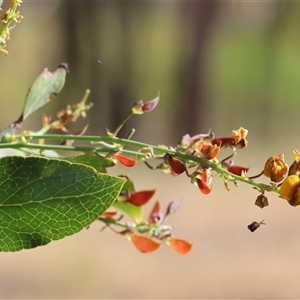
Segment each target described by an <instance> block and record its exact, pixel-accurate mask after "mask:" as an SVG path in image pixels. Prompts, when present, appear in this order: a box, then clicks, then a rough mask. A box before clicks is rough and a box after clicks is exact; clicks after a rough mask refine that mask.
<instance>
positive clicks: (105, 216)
mask: <svg viewBox="0 0 300 300" xmlns="http://www.w3.org/2000/svg"><path fill="white" fill-rule="evenodd" d="M117 213H118V212H117V211H106V212H105V213H103V214H102V215H101V217H104V218H113V217H114V216H115V215H116V214H117Z"/></svg>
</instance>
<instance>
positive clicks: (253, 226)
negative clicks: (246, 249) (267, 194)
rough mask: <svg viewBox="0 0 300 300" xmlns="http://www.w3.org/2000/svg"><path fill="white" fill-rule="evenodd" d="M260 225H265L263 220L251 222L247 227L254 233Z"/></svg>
mask: <svg viewBox="0 0 300 300" xmlns="http://www.w3.org/2000/svg"><path fill="white" fill-rule="evenodd" d="M261 224H263V225H266V223H264V220H262V221H260V222H259V223H258V222H252V223H251V224H250V225H248V226H247V227H248V229H249V230H250V231H251V232H253V231H255V230H256V229H257V228H258V227H259V226H260V225H261Z"/></svg>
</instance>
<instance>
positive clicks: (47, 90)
mask: <svg viewBox="0 0 300 300" xmlns="http://www.w3.org/2000/svg"><path fill="white" fill-rule="evenodd" d="M66 74H67V70H66V68H65V67H64V66H63V65H61V66H59V67H58V68H57V69H56V70H55V71H54V72H53V73H51V72H49V71H48V69H45V70H44V71H43V72H42V74H41V75H40V76H39V77H38V78H37V79H36V80H35V82H34V83H33V84H32V86H31V88H30V90H29V92H28V94H27V97H26V100H25V105H24V108H23V120H25V119H26V118H27V117H28V116H29V115H30V114H32V113H33V112H34V111H36V110H37V109H39V108H40V107H42V106H44V105H45V104H46V103H47V102H49V97H50V96H51V95H52V94H58V93H59V92H60V91H61V89H62V88H63V86H64V84H65V80H66Z"/></svg>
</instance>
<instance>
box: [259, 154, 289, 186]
mask: <svg viewBox="0 0 300 300" xmlns="http://www.w3.org/2000/svg"><path fill="white" fill-rule="evenodd" d="M288 167H289V166H288V165H287V164H286V163H285V161H284V156H283V154H280V155H279V156H271V157H269V159H268V160H267V161H266V163H265V167H264V175H265V176H266V177H268V178H271V180H272V181H274V182H279V181H281V180H282V179H283V177H284V175H285V174H286V173H287V171H288Z"/></svg>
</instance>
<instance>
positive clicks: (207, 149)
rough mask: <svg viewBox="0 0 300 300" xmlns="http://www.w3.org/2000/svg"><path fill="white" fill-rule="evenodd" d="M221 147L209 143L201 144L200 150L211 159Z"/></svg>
mask: <svg viewBox="0 0 300 300" xmlns="http://www.w3.org/2000/svg"><path fill="white" fill-rule="evenodd" d="M220 150H221V148H220V147H219V146H216V145H211V144H202V146H201V149H200V152H201V153H202V154H204V155H205V156H206V158H207V159H213V158H215V157H216V156H217V155H218V154H219V152H220Z"/></svg>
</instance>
